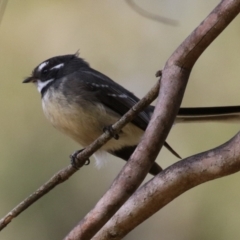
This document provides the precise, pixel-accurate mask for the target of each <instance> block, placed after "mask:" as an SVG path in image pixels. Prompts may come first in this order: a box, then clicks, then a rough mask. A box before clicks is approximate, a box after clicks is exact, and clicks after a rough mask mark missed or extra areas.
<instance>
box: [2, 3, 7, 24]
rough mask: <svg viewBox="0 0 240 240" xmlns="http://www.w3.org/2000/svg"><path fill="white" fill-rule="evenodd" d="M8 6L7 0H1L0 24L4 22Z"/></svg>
mask: <svg viewBox="0 0 240 240" xmlns="http://www.w3.org/2000/svg"><path fill="white" fill-rule="evenodd" d="M6 7H7V0H2V1H1V2H0V25H1V23H2V19H3V15H4V12H5V10H6Z"/></svg>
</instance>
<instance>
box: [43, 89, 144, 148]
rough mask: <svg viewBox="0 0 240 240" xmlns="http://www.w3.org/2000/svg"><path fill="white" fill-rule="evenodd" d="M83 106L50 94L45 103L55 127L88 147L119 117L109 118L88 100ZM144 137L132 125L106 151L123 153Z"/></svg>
mask: <svg viewBox="0 0 240 240" xmlns="http://www.w3.org/2000/svg"><path fill="white" fill-rule="evenodd" d="M53 96H54V97H53ZM82 103H83V104H82V105H80V104H79V103H76V102H74V101H73V102H71V103H69V101H67V100H66V98H65V97H64V96H63V94H62V93H61V92H58V93H54V94H49V93H46V94H45V95H44V97H43V99H42V106H43V111H44V114H45V116H46V117H47V119H48V120H49V121H50V122H51V123H52V125H53V126H54V127H55V128H57V129H58V130H60V131H61V132H63V133H64V134H66V135H68V136H69V137H71V138H72V139H74V140H75V141H77V142H78V143H79V144H81V145H82V146H83V147H85V146H87V145H89V144H90V143H92V142H93V141H94V140H95V139H96V138H98V137H99V136H100V135H101V134H102V133H103V128H104V127H106V126H109V125H112V124H113V123H115V122H116V121H117V120H118V119H119V117H118V116H117V115H116V114H115V115H109V113H108V112H106V109H105V108H104V107H103V106H102V105H101V104H98V105H96V104H92V103H87V102H86V101H85V100H84V99H82ZM86 106H87V107H86ZM142 134H143V131H142V130H141V129H140V128H138V127H136V126H135V125H133V124H131V123H130V124H128V125H126V126H125V127H124V128H123V129H122V131H121V133H120V134H119V139H118V140H116V139H111V140H110V141H109V142H107V144H105V145H104V146H103V147H102V149H103V150H106V151H107V150H108V149H111V150H115V149H120V148H122V147H123V146H125V145H126V142H127V144H128V145H136V144H138V142H139V141H140V138H141V136H142Z"/></svg>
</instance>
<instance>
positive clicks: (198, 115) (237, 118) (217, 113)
mask: <svg viewBox="0 0 240 240" xmlns="http://www.w3.org/2000/svg"><path fill="white" fill-rule="evenodd" d="M206 121H220V122H240V106H226V107H197V108H180V109H179V112H178V115H177V117H176V120H175V122H176V123H189V122H206Z"/></svg>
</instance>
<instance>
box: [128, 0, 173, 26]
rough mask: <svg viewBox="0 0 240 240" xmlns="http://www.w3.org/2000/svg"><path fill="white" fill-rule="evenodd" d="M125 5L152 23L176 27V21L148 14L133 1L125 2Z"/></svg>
mask: <svg viewBox="0 0 240 240" xmlns="http://www.w3.org/2000/svg"><path fill="white" fill-rule="evenodd" d="M126 3H127V4H128V5H129V6H130V7H131V8H132V9H133V10H134V11H135V12H137V13H138V14H139V15H141V16H143V17H145V18H148V19H151V20H153V21H157V22H160V23H164V24H168V25H171V26H177V25H178V21H176V20H173V19H170V18H166V17H162V16H160V15H157V14H153V13H149V12H148V11H146V10H145V9H143V8H141V7H139V6H138V5H137V4H136V3H135V2H134V1H133V0H126Z"/></svg>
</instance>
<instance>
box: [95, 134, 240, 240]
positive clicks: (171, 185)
mask: <svg viewBox="0 0 240 240" xmlns="http://www.w3.org/2000/svg"><path fill="white" fill-rule="evenodd" d="M237 171H240V132H239V133H238V134H237V135H236V136H235V137H234V138H232V139H231V140H230V141H228V142H226V143H225V144H223V145H221V146H219V147H217V148H215V149H212V150H209V151H206V152H203V153H200V154H197V155H194V156H192V157H189V158H186V159H184V160H182V161H179V162H177V163H175V164H173V165H172V166H170V167H169V168H167V169H165V170H164V171H162V172H161V173H159V174H158V176H157V177H155V178H153V179H152V180H151V181H149V182H148V183H146V184H145V185H143V186H142V187H141V188H140V189H139V190H138V191H137V192H135V193H134V195H132V197H131V198H130V199H129V200H128V201H127V202H126V203H125V204H124V205H123V207H122V208H121V209H120V210H119V211H118V212H117V213H116V214H115V215H114V216H113V218H112V219H111V220H110V221H109V222H108V223H107V224H106V225H105V226H104V227H103V228H102V229H101V230H100V231H99V232H98V233H97V235H95V236H94V238H93V239H94V240H103V239H104V240H111V239H114V240H118V239H122V238H123V237H124V236H125V235H126V234H127V233H129V232H130V231H131V230H132V229H134V228H135V227H136V226H137V225H139V224H140V223H142V222H143V221H144V220H146V219H147V218H149V217H150V216H152V215H153V214H154V213H155V212H157V211H158V210H160V209H161V208H163V207H164V206H165V205H167V204H168V203H169V202H171V201H172V200H173V199H175V198H177V197H178V196H179V195H181V194H182V193H184V192H186V191H187V190H189V189H191V188H193V187H195V186H197V185H199V184H201V183H204V182H207V181H210V180H213V179H216V178H220V177H223V176H226V175H230V174H233V173H235V172H237Z"/></svg>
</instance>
